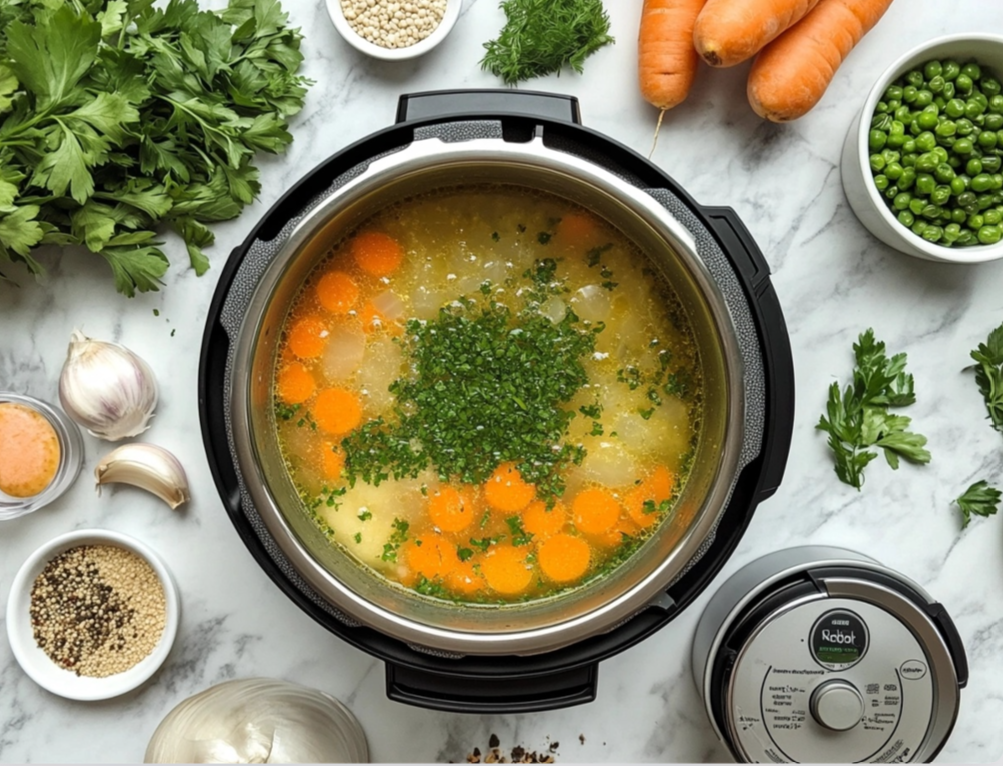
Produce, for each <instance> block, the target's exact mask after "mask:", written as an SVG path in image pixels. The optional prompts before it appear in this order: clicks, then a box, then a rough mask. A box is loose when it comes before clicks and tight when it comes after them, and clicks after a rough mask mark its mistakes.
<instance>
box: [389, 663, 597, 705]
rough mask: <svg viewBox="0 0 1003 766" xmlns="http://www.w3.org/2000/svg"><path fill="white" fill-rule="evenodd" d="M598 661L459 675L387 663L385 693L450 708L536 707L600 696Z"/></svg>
mask: <svg viewBox="0 0 1003 766" xmlns="http://www.w3.org/2000/svg"><path fill="white" fill-rule="evenodd" d="M598 680H599V666H598V664H591V665H584V666H581V667H576V668H572V669H570V670H560V671H556V672H553V673H544V674H533V675H530V674H518V673H516V674H511V675H479V674H476V673H469V674H465V675H457V674H452V673H440V672H436V671H432V670H426V669H422V668H416V667H414V666H410V667H409V666H404V665H396V664H394V663H392V662H388V663H387V697H389V698H390V699H392V700H394V701H396V702H403V703H405V704H407V705H415V706H417V707H423V708H431V709H433V710H445V711H447V712H450V713H483V714H487V713H492V714H494V713H497V714H509V713H533V712H537V711H541V710H555V709H557V708H566V707H571V706H572V705H582V704H584V703H586V702H593V701H594V700H595V698H596V686H597V684H598Z"/></svg>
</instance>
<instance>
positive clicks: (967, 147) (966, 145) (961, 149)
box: [871, 130, 974, 154]
mask: <svg viewBox="0 0 1003 766" xmlns="http://www.w3.org/2000/svg"><path fill="white" fill-rule="evenodd" d="M875 133H877V134H878V137H879V138H880V141H881V146H875V145H874V144H873V143H872V144H871V148H872V149H881V147H882V146H884V142H885V140H886V138H885V134H884V133H882V132H881V131H880V130H872V131H871V136H872V137H874V134H875ZM973 148H974V146H973V145H972V141H971V139H969V138H959V139H958V140H957V141H955V142H954V151H955V152H957V153H958V154H971V153H972V149H973Z"/></svg>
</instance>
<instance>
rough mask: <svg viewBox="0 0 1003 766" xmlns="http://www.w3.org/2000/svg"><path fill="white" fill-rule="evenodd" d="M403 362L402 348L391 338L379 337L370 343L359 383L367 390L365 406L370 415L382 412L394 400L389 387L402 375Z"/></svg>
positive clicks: (361, 367) (360, 370)
mask: <svg viewBox="0 0 1003 766" xmlns="http://www.w3.org/2000/svg"><path fill="white" fill-rule="evenodd" d="M403 364H404V357H403V354H402V353H401V348H400V346H399V345H398V344H396V343H394V342H393V340H391V339H390V338H386V337H383V338H378V339H376V340H374V341H373V342H372V343H370V344H369V347H368V348H367V349H366V358H365V361H364V362H363V363H362V365H361V366H360V367H359V383H360V384H361V385H362V388H363V391H364V392H365V395H364V402H365V404H364V407H365V410H366V414H367V415H369V416H370V417H375V416H377V415H379V414H381V413H382V412H384V411H385V410H386V409H387V407H389V406H390V404H391V403H392V402H393V395H392V394H391V393H390V391H389V390H388V389H389V388H390V384H391V383H393V382H394V381H395V380H397V378H399V377H400V376H401V374H402V372H403Z"/></svg>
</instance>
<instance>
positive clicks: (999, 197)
mask: <svg viewBox="0 0 1003 766" xmlns="http://www.w3.org/2000/svg"><path fill="white" fill-rule="evenodd" d="M993 204H994V205H1003V193H1001V192H996V193H995V194H993Z"/></svg>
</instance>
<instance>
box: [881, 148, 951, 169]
mask: <svg viewBox="0 0 1003 766" xmlns="http://www.w3.org/2000/svg"><path fill="white" fill-rule="evenodd" d="M882 159H884V158H882ZM886 164H887V162H886ZM939 164H940V162H939V160H938V158H937V155H936V154H934V153H933V152H926V153H924V154H921V155H919V159H918V160H916V171H917V172H919V173H932V172H933V171H934V170H936V168H937V166H938V165H939Z"/></svg>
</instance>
